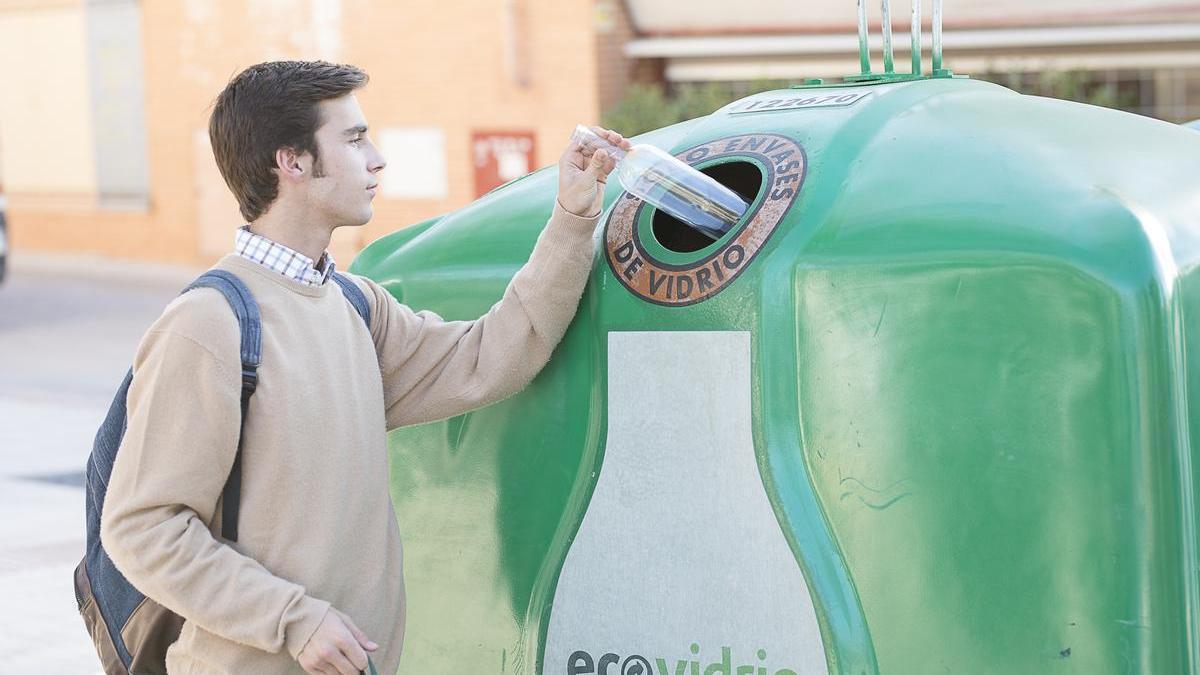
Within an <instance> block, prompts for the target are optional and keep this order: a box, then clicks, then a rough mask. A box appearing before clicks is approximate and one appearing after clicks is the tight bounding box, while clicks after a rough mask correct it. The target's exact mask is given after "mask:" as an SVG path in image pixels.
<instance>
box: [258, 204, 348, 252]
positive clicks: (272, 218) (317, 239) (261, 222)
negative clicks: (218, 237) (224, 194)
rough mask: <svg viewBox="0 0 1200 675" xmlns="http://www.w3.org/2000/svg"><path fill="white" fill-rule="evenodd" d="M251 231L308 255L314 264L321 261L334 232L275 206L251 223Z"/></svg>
mask: <svg viewBox="0 0 1200 675" xmlns="http://www.w3.org/2000/svg"><path fill="white" fill-rule="evenodd" d="M250 231H251V232H253V233H254V234H260V235H262V236H264V237H266V238H267V239H270V240H271V241H274V242H277V243H280V244H283V245H284V246H286V247H288V248H290V249H292V250H293V251H296V252H297V253H301V254H303V255H306V256H308V257H309V258H311V259H312V261H313V263H314V264H319V263H320V261H321V256H322V255H324V253H325V251H326V250H327V249H328V248H329V240H330V238H331V234H332V233H331V231H330V230H329V229H327V228H325V227H322V226H320V225H317V224H314V223H311V222H309V221H307V220H305V219H304V218H300V217H295V214H291V215H289V214H288V213H286V212H285V211H284V210H283V209H274V208H273V209H271V211H269V212H267V213H264V214H263V215H262V216H260V217H259V218H258V220H256V221H254V222H253V223H250Z"/></svg>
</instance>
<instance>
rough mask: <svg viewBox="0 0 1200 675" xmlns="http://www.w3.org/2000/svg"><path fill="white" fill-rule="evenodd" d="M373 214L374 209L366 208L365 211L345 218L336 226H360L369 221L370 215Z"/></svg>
mask: <svg viewBox="0 0 1200 675" xmlns="http://www.w3.org/2000/svg"><path fill="white" fill-rule="evenodd" d="M374 215H375V211H374V210H373V209H371V208H369V207H368V208H367V210H366V212H365V213H359V214H357V215H355V216H354V217H353V218H346V219H344V220H342V222H341V223H340V224H339V225H338V227H362V226H363V225H366V224H367V223H369V222H371V217H372V216H374Z"/></svg>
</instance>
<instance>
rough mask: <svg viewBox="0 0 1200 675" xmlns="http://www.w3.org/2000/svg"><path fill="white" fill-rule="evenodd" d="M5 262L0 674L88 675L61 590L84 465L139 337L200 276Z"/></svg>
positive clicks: (42, 258)
mask: <svg viewBox="0 0 1200 675" xmlns="http://www.w3.org/2000/svg"><path fill="white" fill-rule="evenodd" d="M10 258H11V260H10V268H9V278H8V279H7V280H6V281H5V282H4V283H3V284H2V285H0V598H3V599H4V603H3V604H4V609H5V611H4V612H3V614H0V622H3V625H2V630H0V654H3V659H4V665H3V666H0V671H2V672H6V673H52V674H53V675H76V674H80V675H93V674H97V673H100V666H99V662H98V661H97V659H96V657H95V654H94V652H93V651H92V646H91V641H90V639H89V638H88V636H87V633H86V631H85V630H84V627H83V622H82V621H81V620H80V618H79V615H78V612H77V610H76V608H75V597H74V591H73V587H72V583H71V577H72V571H73V570H74V568H75V565H76V563H78V561H79V558H80V557H81V556H82V554H83V545H84V524H83V467H84V462H85V461H86V459H87V454H88V452H89V450H90V449H91V443H92V437H93V435H94V434H95V432H96V429H97V427H99V425H100V421H101V420H102V419H103V417H104V414H105V413H106V412H107V410H108V404H109V402H110V401H111V399H112V395H113V392H114V391H115V390H116V388H117V385H119V384H120V381H121V378H122V377H123V376H124V374H125V371H126V369H127V368H128V367H129V363H130V361H131V359H132V358H133V353H134V350H135V348H136V347H137V343H138V340H139V338H140V337H141V335H142V333H143V332H144V331H145V330H146V328H147V327H148V326H149V325H150V323H151V322H153V321H154V319H155V318H157V317H158V315H159V313H160V312H161V311H162V308H163V307H165V306H166V304H167V303H168V302H170V300H171V298H173V297H174V296H175V295H176V294H177V293H178V292H179V291H180V290H181V289H182V288H183V286H184V285H186V284H187V282H188V281H190V280H191V279H193V278H195V276H197V275H198V274H199V272H200V270H198V269H190V268H179V267H168V266H162V265H146V264H141V263H115V262H110V261H102V260H97V259H89V258H74V257H72V258H66V257H57V256H47V255H22V253H21V252H20V251H15V252H13V254H12V255H11V256H10Z"/></svg>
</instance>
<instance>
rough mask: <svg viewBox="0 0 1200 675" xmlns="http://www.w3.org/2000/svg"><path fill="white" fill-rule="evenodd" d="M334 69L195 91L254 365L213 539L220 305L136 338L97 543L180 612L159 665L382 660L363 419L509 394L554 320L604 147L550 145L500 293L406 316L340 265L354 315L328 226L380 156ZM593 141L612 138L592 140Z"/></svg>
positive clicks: (384, 496) (383, 516)
mask: <svg viewBox="0 0 1200 675" xmlns="http://www.w3.org/2000/svg"><path fill="white" fill-rule="evenodd" d="M366 81H367V76H366V75H365V74H364V73H363V72H362V71H361V70H359V69H357V68H353V67H350V66H340V65H333V64H328V63H322V62H276V63H264V64H260V65H257V66H253V67H251V68H249V69H247V70H245V71H244V72H242V73H241V74H239V75H238V76H237V77H235V78H234V79H233V81H231V82H230V83H229V85H228V86H227V87H226V88H225V90H224V91H223V92H222V93H221V95H220V97H219V98H218V99H217V102H216V105H215V107H214V109H213V112H212V118H211V121H210V126H209V134H210V136H211V139H212V146H213V152H214V154H215V155H216V160H217V164H218V166H219V167H220V169H221V173H222V175H223V176H224V177H225V181H226V182H227V183H228V185H229V187H230V189H231V190H232V191H233V193H234V195H236V197H237V199H238V203H239V205H240V207H241V212H242V216H243V217H244V218H245V219H246V221H247V222H248V223H249V225H247V226H246V227H244V228H242V229H241V230H239V231H238V232H237V250H236V252H235V253H233V254H230V255H228V256H226V257H224V258H222V259H221V260H220V262H218V263H217V265H216V268H217V269H222V270H227V271H229V272H232V273H234V274H236V275H237V276H238V277H239V278H241V279H242V280H243V281H244V282H245V283H246V284H247V285H248V286H249V287H250V289H251V291H252V292H253V294H254V297H255V299H256V300H257V302H258V304H259V306H260V310H261V314H262V327H263V331H262V365H261V367H260V368H259V384H258V389H257V391H256V393H255V394H254V396H253V398H252V399H251V402H250V411H249V414H248V415H247V417H246V424H245V431H244V441H243V443H244V445H243V457H242V500H241V512H240V519H239V537H238V539H237V541H236V542H226V541H224V540H222V539H221V538H220V523H221V519H220V510H221V503H220V497H221V492H222V488H223V486H224V483H225V479H226V477H227V476H228V474H229V469H230V467H231V466H232V463H233V460H234V456H235V453H236V450H237V446H238V437H239V428H240V420H241V413H240V399H239V396H240V391H241V361H240V358H239V354H240V352H239V347H238V345H239V335H240V334H239V329H238V324H237V321H236V318H235V317H234V315H233V313H232V312H231V311H230V309H229V306H228V305H227V304H226V302H225V300H224V298H223V297H221V295H220V294H219V293H218V292H216V291H213V290H210V289H200V290H195V291H191V292H189V293H186V294H184V295H183V296H181V297H180V298H178V299H177V300H175V301H174V302H173V303H171V304H170V305H169V306H168V307H167V309H166V310H165V311H164V313H163V315H162V317H161V318H159V320H158V321H157V322H155V324H154V325H153V326H151V328H150V330H149V331H148V332H147V333H146V336H145V337H144V339H143V340H142V343H141V345H140V346H139V347H138V351H137V355H136V357H135V360H134V378H133V384H132V386H131V387H130V390H129V396H128V427H127V430H126V432H125V436H124V440H123V444H122V448H121V450H120V452H119V453H118V455H117V461H116V465H115V466H114V468H113V472H112V478H111V481H110V484H109V486H108V496H107V498H106V501H105V504H104V516H103V522H102V523H101V537H102V540H103V542H104V546H105V548H106V549H107V551H108V553H109V555H110V556H111V557H112V559H113V561H114V562H115V563H116V565H117V567H118V568H119V569H120V570H121V572H122V573H123V574H124V575H125V576H126V577H127V578H128V579H129V581H130V582H131V583H133V584H134V586H136V587H137V588H138V589H139V590H141V591H142V592H143V593H145V594H146V595H147V596H149V597H151V598H154V599H155V600H156V601H158V602H159V603H161V604H162V605H164V606H165V607H167V608H168V609H171V610H173V611H174V612H176V613H177V614H179V615H180V616H182V617H184V619H185V623H184V626H183V631H182V633H181V635H180V638H179V640H178V641H177V642H176V643H175V644H174V645H173V646H172V647H171V648H170V650H169V651H168V654H167V667H168V670H169V672H171V673H172V674H175V673H180V674H195V675H199V674H209V673H221V674H226V673H234V674H239V675H241V674H247V673H253V674H255V675H269V674H272V673H295V672H300V671H301V669H303V671H305V672H309V673H324V674H328V675H333V674H340V675H350V674H351V673H358V672H359V671H360V670H362V669H364V668H366V666H367V652H371V653H372V659H373V660H374V661H375V663H376V665H377V666H378V667H379V671H380V672H381V673H385V674H390V673H393V672H395V670H396V668H397V666H398V664H399V662H400V651H401V646H402V642H403V638H404V584H403V578H402V564H401V546H400V535H399V530H398V528H397V523H396V517H395V514H394V512H393V510H392V503H391V500H390V498H389V495H388V482H387V477H388V467H387V443H386V437H385V432H386V431H387V430H388V429H392V428H395V427H399V426H403V425H407V424H416V423H420V422H428V421H432V420H436V419H441V418H445V417H449V416H452V415H457V414H460V413H463V412H466V411H468V410H471V409H473V408H478V407H480V406H483V405H486V404H488V403H491V402H494V401H497V400H499V399H501V398H504V397H506V396H509V395H511V394H513V393H515V392H517V391H518V390H520V389H521V388H522V387H524V386H525V385H526V384H527V383H528V382H529V381H530V380H531V379H532V378H533V377H534V375H535V374H537V372H538V371H539V370H540V369H541V368H542V366H543V365H545V363H546V361H547V360H548V359H549V358H550V354H551V351H552V350H553V349H554V347H555V345H556V344H557V343H558V341H559V339H560V338H561V337H562V335H563V333H564V331H565V330H566V328H567V324H568V323H569V322H570V320H571V317H572V316H573V315H574V313H575V309H576V306H577V304H578V301H579V297H580V295H581V293H582V291H583V287H584V284H585V283H586V280H587V277H588V274H589V271H590V268H591V264H592V254H593V251H592V232H593V229H594V227H595V224H596V220H597V218H598V216H599V213H600V208H601V199H602V196H603V191H604V183H605V179H606V177H607V175H608V173H609V172H610V171H611V170H612V168H613V161H612V159H611V158H609V157H608V156H607V155H606V154H605V153H604V152H603V151H600V152H596V153H594V154H591V153H589V152H588V151H587V150H586V149H581V148H579V147H576V146H572V147H569V148H568V149H567V150H566V152H564V154H563V155H562V158H561V159H560V160H559V183H558V196H557V203H556V204H555V206H554V211H553V214H552V215H551V217H550V220H549V222H548V223H547V224H546V226H545V229H544V230H543V231H542V234H541V236H540V237H539V238H538V241H537V245H536V246H535V247H534V250H533V253H532V254H531V256H530V259H529V262H528V263H527V264H526V265H525V266H524V267H522V268H521V270H519V271H518V272H517V274H516V276H515V277H514V278H513V280H512V282H511V283H510V284H509V286H508V288H507V290H505V292H504V296H503V298H502V299H501V300H500V301H499V302H498V303H497V304H496V305H495V306H493V307H492V309H491V310H490V311H489V312H488V313H487V314H486V315H485V316H484V317H482V318H480V319H478V320H475V321H452V322H446V321H443V320H442V319H440V318H439V317H437V316H436V315H434V314H431V313H429V312H413V311H412V310H410V309H409V308H407V307H405V306H403V305H400V304H399V303H397V302H396V301H395V299H393V298H392V297H391V295H389V294H388V293H387V292H386V291H384V290H383V289H381V288H380V287H379V286H378V285H376V284H375V283H373V282H371V281H369V280H367V279H363V278H360V277H355V278H354V281H355V282H356V283H358V284H359V286H360V287H361V288H362V289H363V291H365V292H366V295H367V298H368V300H369V301H370V305H371V325H370V328H369V330H368V328H367V327H366V326H365V324H364V323H363V322H362V320H361V318H360V317H359V316H358V314H356V313H355V311H354V309H353V307H352V306H351V305H350V303H349V302H348V301H347V300H346V299H345V298H344V297H343V295H342V293H341V290H340V289H339V288H338V287H337V285H336V284H335V283H332V281H331V280H330V278H329V277H330V274H331V273H332V271H333V269H334V262H333V260H332V259H331V258H330V256H329V254H328V252H327V251H326V248H327V247H328V245H329V240H330V235H331V234H332V232H333V231H334V230H335V229H337V228H339V227H344V226H348V227H355V226H359V225H363V224H365V223H366V222H367V221H369V220H370V218H371V200H372V199H373V198H374V196H375V192H376V189H377V187H378V184H379V173H380V171H382V170H383V168H384V164H385V162H384V160H383V157H382V156H380V154H379V152H378V150H377V149H376V148H375V146H374V145H373V144H372V143H371V140H370V138H369V136H368V135H367V122H366V119H365V118H364V117H363V113H362V110H361V109H360V108H359V104H358V101H357V100H356V98H355V96H354V92H355V91H356V90H358V89H359V88H361V87H362V86H364V85H365V84H366ZM603 133H604V134H605V135H606V136H607V137H608V138H609V139H610V140H612V141H613V142H615V143H618V144H620V145H622V146H623V147H628V142H627V141H625V140H624V139H622V138H621V137H620V136H619V135H618V134H615V133H613V132H603Z"/></svg>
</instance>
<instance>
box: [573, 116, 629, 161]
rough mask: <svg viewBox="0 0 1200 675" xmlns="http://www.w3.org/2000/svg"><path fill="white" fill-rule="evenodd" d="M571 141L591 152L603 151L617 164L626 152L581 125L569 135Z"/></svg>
mask: <svg viewBox="0 0 1200 675" xmlns="http://www.w3.org/2000/svg"><path fill="white" fill-rule="evenodd" d="M571 140H572V141H574V142H576V143H578V144H579V145H580V146H581V147H586V148H591V149H592V151H593V152H595V151H596V150H604V151H605V152H607V153H608V156H609V157H612V158H613V159H614V160H616V161H617V162H620V161H621V160H623V159H625V154H626V151H625V150H624V149H623V148H621V147H620V146H617V145H613V144H612V143H610V142H609V141H608V139H607V138H605V137H603V136H601V135H600V134H597V133H596V132H594V131H592V130H591V129H590V128H588V127H586V126H584V125H582V124H578V125H576V126H575V131H574V132H573V133H572V134H571Z"/></svg>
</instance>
